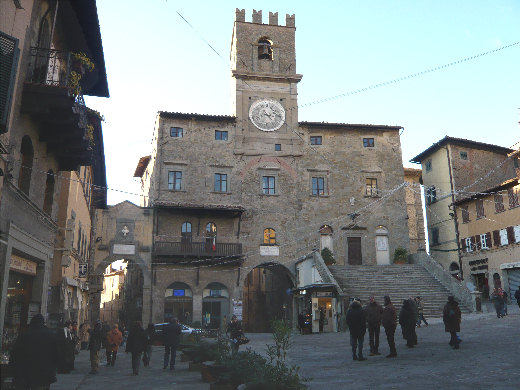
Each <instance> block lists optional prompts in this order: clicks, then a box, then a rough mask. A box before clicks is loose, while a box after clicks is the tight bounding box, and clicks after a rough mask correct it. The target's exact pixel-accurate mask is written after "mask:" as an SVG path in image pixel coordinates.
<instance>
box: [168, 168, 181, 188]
mask: <svg viewBox="0 0 520 390" xmlns="http://www.w3.org/2000/svg"><path fill="white" fill-rule="evenodd" d="M172 173H173V180H172V181H170V177H171V174H172ZM182 173H183V172H182V171H168V190H169V191H182V190H184V186H183V184H182V176H183V174H182ZM178 174H179V175H178ZM178 176H179V177H178ZM177 182H178V183H179V188H176V187H177V185H176V184H177Z"/></svg>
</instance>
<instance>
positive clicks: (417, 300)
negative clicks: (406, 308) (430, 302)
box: [415, 297, 428, 328]
mask: <svg viewBox="0 0 520 390" xmlns="http://www.w3.org/2000/svg"><path fill="white" fill-rule="evenodd" d="M415 305H416V306H417V327H418V328H420V327H421V322H423V321H424V324H425V325H426V326H428V321H426V318H424V303H423V302H422V300H421V297H415Z"/></svg>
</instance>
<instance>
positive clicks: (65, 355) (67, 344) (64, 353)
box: [58, 321, 76, 374]
mask: <svg viewBox="0 0 520 390" xmlns="http://www.w3.org/2000/svg"><path fill="white" fill-rule="evenodd" d="M58 340H59V342H58V348H59V350H58V351H59V352H58V373H60V374H68V373H70V371H71V370H74V359H75V358H76V356H75V352H74V350H75V348H74V347H75V344H74V336H73V334H72V323H71V322H70V321H67V322H65V324H64V325H63V328H62V329H58Z"/></svg>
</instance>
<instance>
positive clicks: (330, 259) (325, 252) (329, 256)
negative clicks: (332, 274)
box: [321, 248, 336, 265]
mask: <svg viewBox="0 0 520 390" xmlns="http://www.w3.org/2000/svg"><path fill="white" fill-rule="evenodd" d="M321 257H322V258H323V261H324V262H325V264H326V265H333V264H336V259H335V258H334V254H333V253H332V251H331V250H330V249H329V248H323V249H322V250H321Z"/></svg>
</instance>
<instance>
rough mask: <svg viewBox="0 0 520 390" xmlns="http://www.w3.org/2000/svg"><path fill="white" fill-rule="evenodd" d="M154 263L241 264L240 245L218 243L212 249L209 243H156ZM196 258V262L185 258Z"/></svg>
mask: <svg viewBox="0 0 520 390" xmlns="http://www.w3.org/2000/svg"><path fill="white" fill-rule="evenodd" d="M154 252H155V258H154V262H155V263H162V262H168V263H172V264H176V263H194V264H195V262H196V264H201V265H202V264H219V263H225V264H228V265H229V264H233V265H237V264H241V263H242V259H241V257H242V255H243V254H242V244H237V243H222V242H218V243H216V244H215V246H214V247H213V244H212V243H211V242H209V243H206V242H171V241H156V242H155V247H154ZM190 257H193V258H197V260H195V261H192V260H187V259H186V258H190ZM201 260H202V261H201Z"/></svg>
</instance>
